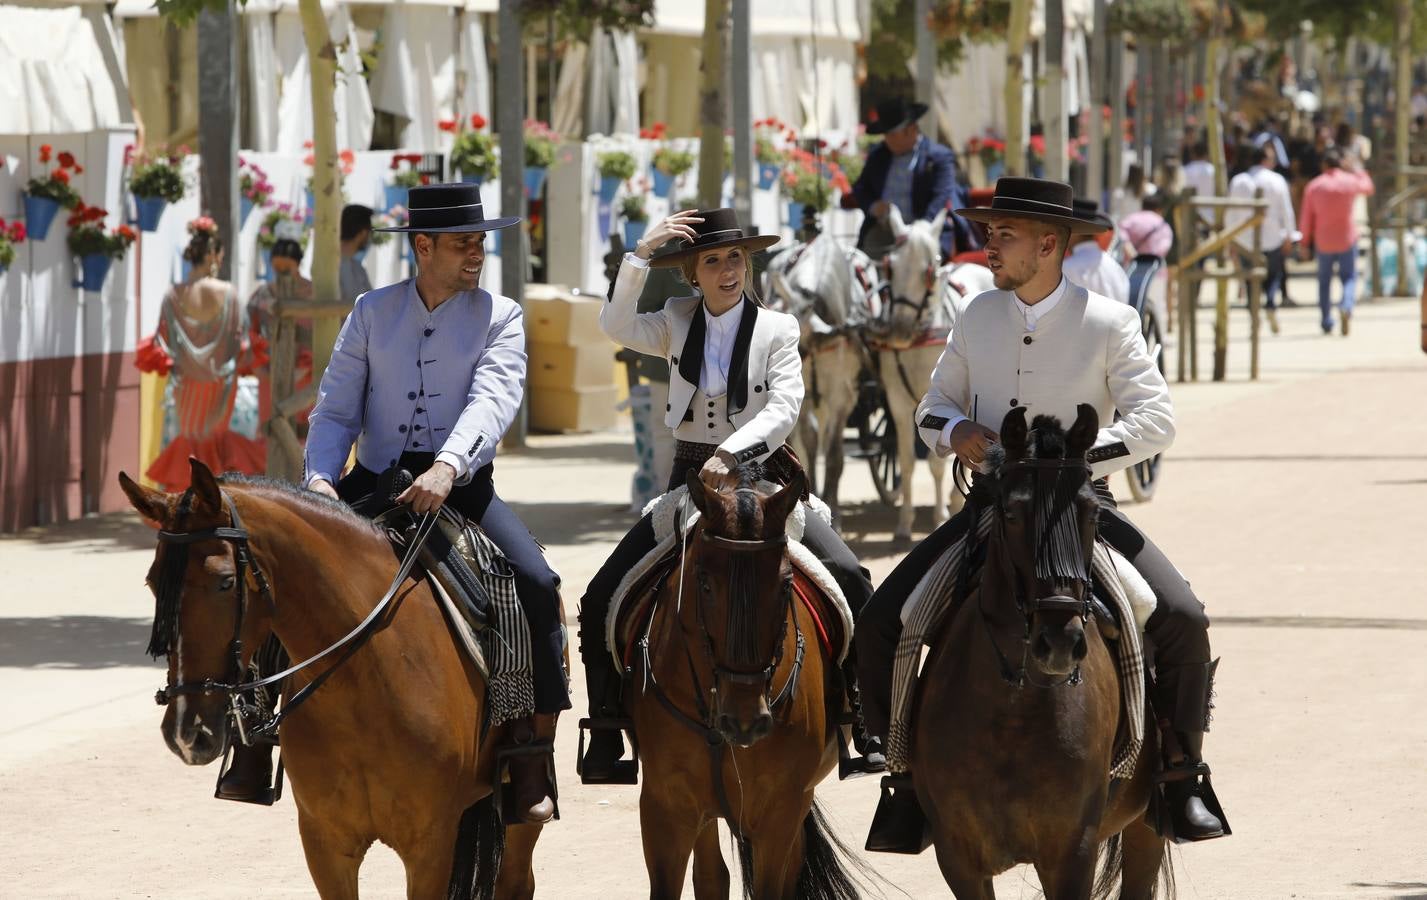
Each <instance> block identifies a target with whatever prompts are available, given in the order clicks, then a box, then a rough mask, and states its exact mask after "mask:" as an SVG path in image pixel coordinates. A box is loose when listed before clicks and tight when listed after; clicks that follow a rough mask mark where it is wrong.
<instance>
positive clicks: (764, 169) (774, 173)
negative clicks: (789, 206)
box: [758, 163, 778, 191]
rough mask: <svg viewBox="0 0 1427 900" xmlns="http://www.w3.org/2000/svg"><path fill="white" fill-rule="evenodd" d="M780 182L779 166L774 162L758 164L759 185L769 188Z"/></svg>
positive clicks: (765, 188) (763, 188)
mask: <svg viewBox="0 0 1427 900" xmlns="http://www.w3.org/2000/svg"><path fill="white" fill-rule="evenodd" d="M777 183H778V167H777V166H775V165H773V164H772V163H759V164H758V187H759V188H761V189H762V190H765V191H766V190H768V189H769V188H771V187H772V186H773V185H775V184H777Z"/></svg>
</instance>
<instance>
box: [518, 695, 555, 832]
mask: <svg viewBox="0 0 1427 900" xmlns="http://www.w3.org/2000/svg"><path fill="white" fill-rule="evenodd" d="M555 717H556V714H554V713H537V714H536V715H534V716H532V717H531V718H530V719H525V720H522V721H520V722H514V723H512V724H511V739H512V740H513V741H514V742H515V744H516V745H517V746H519V747H521V748H522V750H521V752H519V753H515V754H512V755H511V756H510V784H511V789H512V793H513V794H514V809H512V810H510V813H511V814H513V815H514V816H515V817H517V818H519V819H520V821H522V822H526V823H528V824H531V825H539V824H543V823H545V822H548V821H550V820H551V819H553V818H554V817H555V798H556V788H555V766H554V754H555Z"/></svg>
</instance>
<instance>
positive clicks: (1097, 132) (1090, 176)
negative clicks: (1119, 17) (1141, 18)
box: [1085, 0, 1169, 325]
mask: <svg viewBox="0 0 1427 900" xmlns="http://www.w3.org/2000/svg"><path fill="white" fill-rule="evenodd" d="M1105 3H1106V0H1095V21H1094V25H1093V27H1094V29H1095V31H1094V33H1093V34H1091V36H1090V115H1089V117H1088V120H1087V121H1088V123H1089V125H1090V129H1089V134H1088V137H1089V145H1088V147H1087V148H1086V150H1087V152H1086V154H1085V193H1086V194H1088V195H1089V196H1090V198H1091V199H1093V200H1095V201H1096V202H1097V203H1099V204H1100V205H1101V206H1102V207H1104V206H1107V205H1108V203H1107V201H1108V200H1109V198H1108V197H1107V196H1106V195H1105V120H1104V118H1103V117H1102V116H1101V110H1102V109H1103V108H1104V107H1105V104H1106V103H1107V99H1106V97H1107V95H1108V92H1107V91H1106V90H1105V76H1106V74H1107V73H1106V70H1107V69H1108V68H1109V66H1108V65H1107V63H1108V60H1107V59H1106V54H1108V53H1109V52H1110V51H1109V46H1110V41H1109V35H1107V34H1105V29H1106V28H1107V27H1108V24H1107V21H1106V20H1107V19H1108V17H1109V16H1108V11H1107V8H1106V5H1105ZM1165 324H1166V325H1168V324H1169V323H1168V322H1166V323H1165Z"/></svg>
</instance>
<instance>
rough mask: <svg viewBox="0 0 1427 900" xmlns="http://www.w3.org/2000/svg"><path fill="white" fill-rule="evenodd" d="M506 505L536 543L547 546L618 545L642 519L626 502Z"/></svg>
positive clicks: (517, 503) (542, 502)
mask: <svg viewBox="0 0 1427 900" xmlns="http://www.w3.org/2000/svg"><path fill="white" fill-rule="evenodd" d="M506 505H507V506H509V507H510V508H511V511H513V512H514V513H515V514H516V515H517V516H519V517H520V521H522V522H524V523H525V527H526V528H529V529H530V533H531V534H533V535H535V538H536V540H538V541H540V542H541V543H542V544H546V545H550V544H591V543H597V542H600V541H611V542H616V543H617V542H618V541H619V539H620V538H622V537H624V535H625V533H626V532H627V531H629V529H631V528H633V527H634V523H635V522H638V521H639V516H637V515H636V514H634V513H632V512H630V511H629V507H628V505H627V504H622V503H620V504H613V503H591V502H589V501H578V502H575V501H572V502H568V503H559V502H551V501H541V502H537V503H520V502H517V501H514V500H507V501H506Z"/></svg>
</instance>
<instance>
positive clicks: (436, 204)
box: [375, 184, 520, 234]
mask: <svg viewBox="0 0 1427 900" xmlns="http://www.w3.org/2000/svg"><path fill="white" fill-rule="evenodd" d="M406 209H407V212H408V213H409V214H410V217H409V219H408V220H407V223H406V224H405V225H402V226H400V227H395V228H377V229H375V230H376V231H419V232H425V233H427V234H447V233H452V232H459V231H494V230H496V229H497V228H509V227H510V226H511V225H514V224H516V223H518V222H519V221H520V217H519V216H506V217H505V218H502V219H487V218H486V217H485V214H484V213H483V212H482V211H481V186H480V185H478V184H428V185H422V186H420V187H414V188H412V189H411V190H410V191H408V192H407V198H406Z"/></svg>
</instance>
